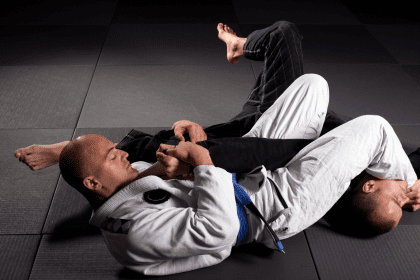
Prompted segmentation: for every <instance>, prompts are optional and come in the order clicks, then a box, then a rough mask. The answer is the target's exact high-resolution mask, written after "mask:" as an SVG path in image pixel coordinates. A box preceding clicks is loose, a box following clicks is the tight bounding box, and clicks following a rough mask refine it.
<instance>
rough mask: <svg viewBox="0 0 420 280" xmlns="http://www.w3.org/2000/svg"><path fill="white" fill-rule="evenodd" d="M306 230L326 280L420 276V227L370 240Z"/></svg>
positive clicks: (415, 277) (412, 277) (322, 276)
mask: <svg viewBox="0 0 420 280" xmlns="http://www.w3.org/2000/svg"><path fill="white" fill-rule="evenodd" d="M305 232H306V235H307V238H308V242H309V246H310V248H311V252H312V256H313V259H314V261H315V265H316V267H317V271H318V273H319V278H320V279H322V280H329V279H331V280H335V279H341V280H347V279H354V280H360V279H381V280H388V279H389V280H399V279H401V280H407V279H419V278H420V272H419V265H420V255H419V252H420V243H419V240H420V226H398V227H397V228H396V229H394V230H392V231H391V232H389V233H386V234H384V235H380V236H377V237H374V238H368V239H358V238H351V237H348V236H344V235H339V234H336V233H334V232H331V231H329V230H327V229H321V228H317V229H309V230H306V231H305Z"/></svg>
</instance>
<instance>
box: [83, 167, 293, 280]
mask: <svg viewBox="0 0 420 280" xmlns="http://www.w3.org/2000/svg"><path fill="white" fill-rule="evenodd" d="M150 166H152V164H151V163H146V162H141V161H139V162H135V163H133V164H132V167H133V168H136V169H137V170H138V171H139V172H142V171H143V170H145V169H147V168H149V167H150ZM194 175H195V180H194V181H191V180H175V179H173V180H166V181H165V180H162V179H161V178H159V177H157V176H147V177H144V178H142V179H139V180H136V181H135V182H133V183H131V184H130V185H128V186H126V187H125V188H123V189H121V190H120V191H118V192H117V193H115V194H114V195H113V196H112V197H110V198H109V199H108V200H107V201H106V202H105V203H104V204H103V205H102V206H101V207H100V208H99V209H98V210H97V211H93V212H92V216H91V219H90V221H89V223H90V224H91V225H94V226H97V227H99V228H100V229H101V232H102V235H103V237H104V239H105V243H106V245H107V247H108V249H109V251H110V252H111V254H112V255H113V256H114V257H115V259H116V260H117V261H118V262H119V263H120V264H121V265H123V266H125V267H127V268H129V269H132V270H134V271H137V272H140V273H143V274H145V275H167V274H174V273H180V272H185V271H190V270H194V269H198V268H202V267H207V266H212V265H215V264H218V263H220V262H222V261H223V260H224V259H226V258H227V257H228V256H229V255H230V253H231V250H232V246H235V245H236V242H237V236H238V232H239V226H240V224H239V219H238V216H237V210H236V201H235V194H234V189H233V184H232V174H231V173H229V172H227V171H225V170H224V169H221V168H218V167H215V166H212V165H201V166H198V167H196V168H194ZM266 177H267V172H266V170H265V167H264V166H259V167H257V168H255V169H254V170H253V171H251V172H250V173H248V174H237V181H238V183H239V184H241V186H242V187H243V188H244V190H245V191H246V192H247V193H248V195H249V196H250V198H251V200H252V201H253V202H254V203H255V205H256V206H257V208H258V209H259V210H260V212H261V214H262V215H263V216H264V217H265V218H266V220H267V222H268V223H270V222H271V221H270V220H273V218H275V216H278V213H279V212H280V211H281V210H283V207H282V205H281V203H280V201H279V200H278V199H276V197H277V195H276V193H275V191H274V189H272V185H271V184H270V183H269V181H268V180H267V179H266ZM259 182H260V184H258V183H259ZM154 189H162V190H165V191H167V192H169V193H170V194H171V196H170V198H169V199H168V200H167V201H165V202H164V203H162V204H151V203H148V202H147V201H145V199H144V193H145V192H147V191H150V190H154ZM256 194H257V197H256ZM286 210H287V209H286ZM246 213H247V219H248V224H249V233H248V235H247V237H246V240H244V241H243V242H241V244H244V243H248V242H253V241H255V242H260V243H263V244H265V245H266V246H268V247H270V248H273V249H277V248H276V247H275V245H274V243H273V239H272V238H271V236H270V235H269V234H268V233H267V232H266V230H264V224H263V222H262V221H261V220H260V219H259V218H258V217H256V216H255V215H254V214H253V213H251V212H249V210H248V209H246Z"/></svg>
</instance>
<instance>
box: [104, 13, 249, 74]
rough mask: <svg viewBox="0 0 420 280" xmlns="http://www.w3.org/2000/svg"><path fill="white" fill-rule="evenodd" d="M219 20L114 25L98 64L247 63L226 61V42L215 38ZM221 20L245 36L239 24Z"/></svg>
mask: <svg viewBox="0 0 420 280" xmlns="http://www.w3.org/2000/svg"><path fill="white" fill-rule="evenodd" d="M142 8H143V7H142ZM224 20H226V19H224ZM218 23H219V22H218V21H215V22H212V23H210V24H172V23H170V24H162V22H161V23H160V24H144V25H142V24H123V25H122V24H113V25H111V26H110V29H109V33H108V36H107V39H106V41H105V44H104V46H103V49H102V52H101V57H100V59H99V62H98V65H101V66H102V65H149V64H151V65H174V64H176V65H191V64H193V65H200V66H201V68H206V67H207V65H221V66H225V67H227V66H230V67H229V68H230V70H231V71H235V70H236V68H237V67H236V66H238V65H249V64H250V63H249V60H247V59H244V58H241V59H240V60H239V63H238V64H236V65H232V64H230V63H229V62H228V60H227V48H226V43H225V42H223V41H221V40H220V39H219V37H218V30H217V24H218ZM223 23H226V24H228V25H229V27H231V28H232V29H233V30H234V31H235V33H236V34H237V36H239V37H244V36H245V35H247V34H241V30H240V28H239V26H238V24H236V23H228V22H226V21H223Z"/></svg>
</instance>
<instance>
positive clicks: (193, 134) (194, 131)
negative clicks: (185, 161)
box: [189, 128, 197, 144]
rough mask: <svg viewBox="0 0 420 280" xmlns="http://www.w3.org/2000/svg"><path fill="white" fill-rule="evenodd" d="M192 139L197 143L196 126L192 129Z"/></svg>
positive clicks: (192, 141)
mask: <svg viewBox="0 0 420 280" xmlns="http://www.w3.org/2000/svg"><path fill="white" fill-rule="evenodd" d="M189 134H190V140H191V143H193V144H195V143H197V130H196V129H195V128H194V129H193V130H192V131H190V133H189Z"/></svg>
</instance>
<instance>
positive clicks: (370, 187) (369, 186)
mask: <svg viewBox="0 0 420 280" xmlns="http://www.w3.org/2000/svg"><path fill="white" fill-rule="evenodd" d="M377 189H378V184H377V182H376V181H375V180H367V181H366V182H365V183H364V184H363V187H362V191H363V192H364V193H371V192H374V191H376V190H377Z"/></svg>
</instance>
